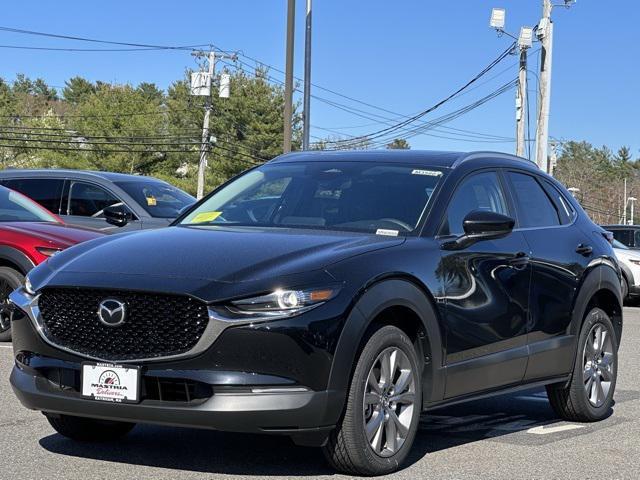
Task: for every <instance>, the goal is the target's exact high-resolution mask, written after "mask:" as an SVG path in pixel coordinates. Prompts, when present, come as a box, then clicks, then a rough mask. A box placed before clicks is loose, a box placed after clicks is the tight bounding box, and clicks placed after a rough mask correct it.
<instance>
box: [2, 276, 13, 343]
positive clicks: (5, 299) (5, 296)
mask: <svg viewBox="0 0 640 480" xmlns="http://www.w3.org/2000/svg"><path fill="white" fill-rule="evenodd" d="M12 291H13V288H12V287H11V285H9V282H7V281H6V280H0V333H2V332H6V331H7V330H9V328H10V327H11V304H10V302H9V294H10V293H11V292H12Z"/></svg>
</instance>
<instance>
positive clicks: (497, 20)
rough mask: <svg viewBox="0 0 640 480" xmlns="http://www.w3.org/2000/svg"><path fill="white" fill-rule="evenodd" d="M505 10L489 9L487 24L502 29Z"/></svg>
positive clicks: (505, 15)
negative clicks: (489, 16)
mask: <svg viewBox="0 0 640 480" xmlns="http://www.w3.org/2000/svg"><path fill="white" fill-rule="evenodd" d="M506 17H507V11H506V10H505V9H504V8H494V9H493V10H491V21H490V22H489V25H490V26H491V28H495V29H496V30H504V26H505V21H506Z"/></svg>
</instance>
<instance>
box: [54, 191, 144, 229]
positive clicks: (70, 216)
mask: <svg viewBox="0 0 640 480" xmlns="http://www.w3.org/2000/svg"><path fill="white" fill-rule="evenodd" d="M66 197H67V198H66V211H64V213H63V214H62V218H63V220H64V221H65V222H66V223H68V224H70V225H78V226H82V227H89V228H95V229H99V230H103V231H106V232H115V231H124V230H139V229H140V228H141V225H140V222H139V221H138V220H137V218H134V219H133V220H132V221H131V222H129V223H128V224H127V226H125V227H122V228H119V227H116V226H114V225H111V224H109V223H107V221H106V220H105V217H104V214H103V211H104V209H105V208H107V207H111V206H116V205H123V202H122V200H120V199H119V198H118V197H117V196H116V195H114V194H113V193H112V192H110V191H109V190H107V189H105V188H103V187H101V186H100V185H96V184H94V183H89V182H83V181H77V180H70V181H69V190H68V193H67V194H66ZM63 210H65V207H63Z"/></svg>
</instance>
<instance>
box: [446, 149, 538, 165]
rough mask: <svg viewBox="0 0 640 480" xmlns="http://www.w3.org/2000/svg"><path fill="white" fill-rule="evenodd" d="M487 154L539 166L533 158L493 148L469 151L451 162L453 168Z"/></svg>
mask: <svg viewBox="0 0 640 480" xmlns="http://www.w3.org/2000/svg"><path fill="white" fill-rule="evenodd" d="M487 155H491V156H492V157H494V158H502V159H505V160H517V161H520V162H525V163H527V164H528V165H530V166H533V167H535V168H538V169H539V167H538V164H537V163H535V162H533V161H532V160H529V159H528V158H524V157H519V156H517V155H512V154H510V153H504V152H494V151H491V150H487V151H477V152H469V153H467V154H463V155H461V156H460V158H458V159H457V160H456V161H455V162H453V163H452V164H451V168H456V167H457V166H459V165H460V164H462V163H464V162H466V161H468V160H473V159H474V158H478V157H486V156H487Z"/></svg>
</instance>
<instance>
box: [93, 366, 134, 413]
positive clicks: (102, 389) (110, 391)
mask: <svg viewBox="0 0 640 480" xmlns="http://www.w3.org/2000/svg"><path fill="white" fill-rule="evenodd" d="M139 395H140V368H138V367H131V366H126V365H111V364H108V363H83V364H82V396H83V397H87V398H92V399H94V400H100V401H103V402H118V403H120V402H123V403H133V402H137V401H138V397H139Z"/></svg>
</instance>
